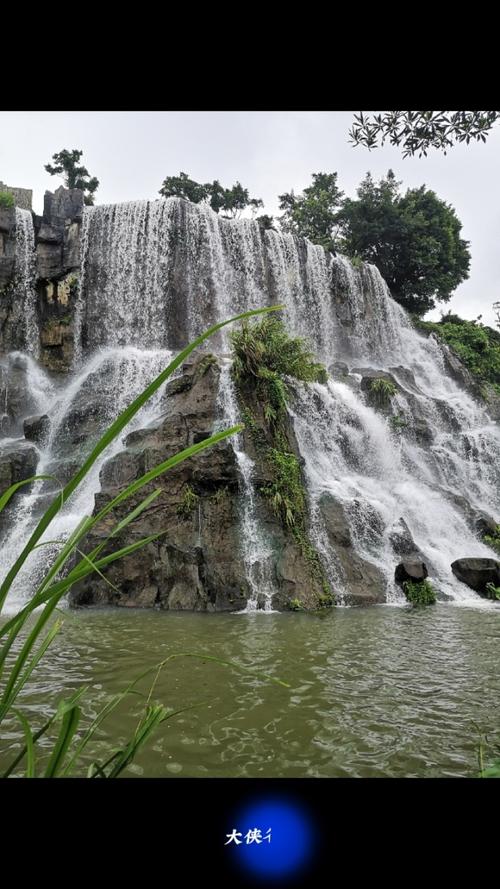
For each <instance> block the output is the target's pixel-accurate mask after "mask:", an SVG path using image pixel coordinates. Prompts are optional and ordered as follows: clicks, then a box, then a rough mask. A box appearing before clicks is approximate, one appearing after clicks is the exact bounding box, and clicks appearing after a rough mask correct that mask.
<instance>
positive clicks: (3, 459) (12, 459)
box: [0, 441, 38, 496]
mask: <svg viewBox="0 0 500 889" xmlns="http://www.w3.org/2000/svg"><path fill="white" fill-rule="evenodd" d="M37 463H38V451H37V449H36V448H34V447H33V446H32V445H29V444H28V443H27V442H23V441H19V442H14V443H11V444H7V445H4V446H3V447H0V496H1V495H2V494H3V493H4V492H5V491H6V490H7V488H10V486H11V485H15V484H16V482H21V481H24V479H26V478H30V476H32V475H34V474H35V471H36V466H37Z"/></svg>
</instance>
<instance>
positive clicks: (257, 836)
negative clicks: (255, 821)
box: [224, 827, 271, 846]
mask: <svg viewBox="0 0 500 889" xmlns="http://www.w3.org/2000/svg"><path fill="white" fill-rule="evenodd" d="M241 836H243V834H242V833H238V831H237V830H236V828H235V827H234V828H233V831H232V833H226V837H228V840H227V842H226V843H224V845H225V846H229V843H233V842H234V843H235V844H236V845H237V846H240V845H241V844H242V842H243V840H239V839H238V837H241ZM245 842H246V844H247V846H248V845H249V844H250V843H257V844H260V843H264V842H268V843H270V842H271V828H270V827H269V828H268V830H267V833H266V834H265V835H264V836H262V831H261V830H259V828H258V827H254V828H253V829H252V830H249V831H248V832H247V833H246V834H245Z"/></svg>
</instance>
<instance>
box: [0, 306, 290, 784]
mask: <svg viewBox="0 0 500 889" xmlns="http://www.w3.org/2000/svg"><path fill="white" fill-rule="evenodd" d="M274 308H275V307H272V308H270V309H262V310H255V311H253V312H247V313H244V314H243V315H239V316H238V317H237V318H232V319H230V320H229V321H224V322H222V323H220V324H216V325H214V326H213V327H211V328H210V329H209V330H208V331H206V332H205V333H204V334H202V335H201V336H200V337H198V339H197V340H195V341H194V342H193V343H191V344H190V345H189V346H187V347H186V348H185V349H183V350H182V351H181V352H180V353H179V354H178V355H177V356H176V358H174V360H173V361H171V363H170V364H169V365H168V367H166V368H165V370H163V371H162V372H161V373H160V374H159V375H158V376H157V377H156V379H155V380H153V382H152V383H150V385H149V386H148V387H147V388H146V389H145V390H144V391H143V392H142V393H141V394H140V395H139V396H138V397H137V398H136V399H135V400H134V401H133V402H132V403H131V404H130V405H129V406H128V407H127V408H126V409H125V410H124V411H123V412H122V413H121V414H120V416H119V417H118V418H117V419H116V420H115V421H114V423H112V424H111V426H110V427H109V428H108V429H107V430H106V432H105V433H104V434H103V435H102V437H101V438H100V439H99V441H98V442H97V443H96V444H95V445H94V446H93V447H92V449H91V452H90V453H89V454H88V456H87V457H86V459H85V460H84V462H83V464H82V466H81V467H80V468H79V469H78V470H77V472H76V473H75V474H74V476H73V477H72V478H71V479H70V480H69V482H68V483H67V484H66V485H65V487H64V488H63V489H62V490H61V491H60V492H59V493H58V494H57V495H56V497H55V498H54V500H53V501H52V503H51V504H50V505H49V507H48V508H47V510H46V512H45V514H44V515H43V516H42V518H41V519H40V521H39V522H38V524H37V526H36V528H35V529H34V531H33V533H32V535H31V537H30V539H29V541H28V542H27V544H26V545H25V546H24V548H23V550H22V552H21V553H20V555H19V556H18V558H17V559H16V561H15V563H14V564H13V565H12V567H11V568H10V570H9V571H8V572H7V574H6V576H5V578H4V580H3V582H2V583H1V585H0V612H1V610H2V608H3V606H4V604H5V601H6V599H7V596H8V594H9V591H10V590H11V588H12V584H13V583H14V581H15V580H16V577H17V576H18V574H19V571H20V570H21V568H22V567H23V565H24V564H25V563H26V561H27V560H28V559H29V557H30V555H31V554H32V553H33V552H34V550H35V549H36V548H38V547H39V546H43V545H44V542H43V540H42V538H43V535H44V534H45V532H46V531H47V530H48V529H49V528H50V526H51V524H52V522H53V520H54V519H55V517H56V516H57V514H58V513H59V511H60V510H61V509H62V507H63V505H64V504H65V503H66V502H67V501H68V500H69V498H70V497H71V495H72V494H73V493H74V491H75V490H76V489H77V488H78V486H79V485H80V483H81V482H82V480H83V479H84V478H85V476H86V475H87V474H88V473H89V471H90V470H91V469H92V467H93V466H94V464H95V463H96V460H97V459H98V458H99V457H100V455H101V454H102V453H103V452H104V451H105V449H106V448H107V447H108V446H109V445H110V444H111V443H112V442H113V441H114V440H115V439H116V438H117V436H119V435H120V434H121V433H122V431H123V429H124V428H125V427H126V426H127V424H128V423H129V422H130V420H131V419H132V418H133V417H134V416H135V415H136V414H137V412H138V411H139V410H140V409H141V407H142V406H143V405H144V404H145V403H146V402H147V401H148V400H149V399H150V398H151V396H152V395H153V394H154V393H155V392H156V391H157V390H158V389H159V388H160V386H161V385H162V384H163V383H164V382H165V381H166V380H167V379H168V378H169V377H170V376H171V375H172V374H173V373H174V371H175V370H176V369H177V368H178V367H179V366H180V365H181V364H182V363H183V362H184V361H185V359H186V358H187V357H188V356H189V355H190V354H191V352H193V350H194V349H195V348H197V347H198V346H199V345H201V344H202V343H203V342H204V341H205V340H206V339H207V338H208V337H209V336H210V335H212V334H213V333H215V332H216V331H217V330H219V329H220V328H222V327H224V326H225V325H226V324H229V323H231V322H232V321H235V320H241V319H246V318H248V317H250V316H252V315H258V314H262V313H266V312H268V311H273V310H274ZM241 429H242V426H241V425H237V426H234V427H232V428H230V429H225V430H223V431H222V432H218V433H216V434H214V435H212V436H210V437H209V438H207V439H204V440H203V441H201V442H198V443H197V444H194V445H192V446H191V447H189V448H185V449H184V450H182V451H180V452H179V453H177V454H174V455H173V456H172V457H170V458H169V459H167V460H165V461H163V462H162V463H160V464H159V465H158V466H156V467H154V468H153V469H150V470H149V471H148V472H146V473H145V474H144V475H142V476H141V477H140V478H138V479H135V480H134V481H133V482H132V483H131V484H130V485H128V486H127V487H126V488H124V489H123V490H122V491H120V492H119V493H118V494H117V495H116V496H115V497H114V498H113V499H112V500H111V501H110V502H109V503H107V504H106V505H105V506H104V507H103V508H102V509H100V510H99V511H98V512H97V513H96V514H95V515H92V516H83V517H82V518H81V521H80V522H79V524H78V525H77V527H76V528H75V529H74V531H73V532H72V533H71V535H70V536H69V538H68V539H67V540H66V541H65V542H64V543H62V544H61V547H60V550H59V552H58V554H57V555H56V556H55V558H54V560H53V561H52V564H51V565H50V567H49V568H48V570H47V572H46V574H45V576H44V577H43V578H42V579H41V580H40V582H39V585H38V587H37V589H36V590H35V592H34V594H33V596H32V598H31V599H30V600H29V602H28V603H27V604H26V605H25V606H24V607H22V608H21V609H20V610H19V611H18V612H17V613H16V614H14V615H13V616H11V617H9V618H8V619H7V620H6V621H5V622H4V623H3V624H2V625H1V626H0V640H1V644H0V723H2V722H3V721H5V720H9V723H11V722H12V721H13V720H14V719H17V720H18V721H19V722H20V724H21V726H22V729H23V733H24V738H25V743H24V746H23V747H22V748H21V750H20V751H19V752H17V753H16V754H14V755H13V758H12V760H11V761H10V763H9V764H8V766H7V767H6V768H5V771H4V772H3V777H9V776H10V775H13V774H14V775H15V774H17V773H18V771H16V770H18V769H19V767H20V766H21V763H25V765H24V769H25V774H26V777H35V776H36V775H37V774H40V763H39V761H37V743H38V741H39V740H40V739H41V738H42V737H43V738H44V742H45V745H46V746H45V750H44V753H45V756H46V757H47V755H48V759H46V762H45V764H44V766H42V770H43V771H42V774H43V775H44V777H58V776H67V775H70V774H74V772H75V769H78V768H79V767H80V768H81V766H80V763H79V760H80V757H81V755H82V754H83V753H84V751H86V748H87V746H88V745H89V743H90V742H91V740H92V738H93V736H94V734H95V732H96V731H97V730H98V729H99V728H100V727H101V725H102V724H103V722H104V720H105V719H106V717H107V716H108V715H109V713H111V712H112V711H113V710H114V709H115V708H116V707H117V706H118V705H119V703H120V702H121V701H122V700H123V699H124V698H125V697H126V696H127V695H130V694H136V693H137V689H136V685H137V683H138V682H139V680H140V679H142V678H144V677H145V676H147V675H148V674H151V673H157V672H158V670H160V669H161V668H163V666H164V665H165V664H166V663H167V661H169V660H171V659H172V656H171V657H170V658H167V659H166V660H165V661H162V662H161V664H158V665H157V666H156V667H155V668H153V669H152V670H148V671H146V672H145V673H144V674H143V676H142V677H138V678H137V679H136V680H134V681H133V682H132V683H130V684H129V685H128V686H127V688H126V689H125V690H124V691H123V692H122V693H120V694H119V695H116V696H115V697H114V698H112V699H111V700H110V701H108V703H107V704H106V705H105V706H104V708H103V709H102V710H101V711H100V712H99V713H98V715H97V716H96V717H95V718H94V719H93V720H92V722H91V723H90V725H89V726H88V727H87V728H86V730H85V731H83V733H82V732H81V731H80V733H79V734H77V732H78V730H79V727H80V722H81V718H82V715H83V714H82V709H81V706H80V703H79V702H80V699H81V697H82V695H83V694H85V692H86V691H87V689H86V688H85V687H84V688H81V689H79V690H78V691H77V692H75V693H74V694H73V695H72V696H71V697H69V698H67V699H66V700H62V701H60V703H59V706H58V708H57V710H56V711H55V712H54V713H52V715H51V716H50V717H49V718H48V719H46V720H45V722H44V723H43V724H42V725H41V726H39V727H37V728H36V729H35V727H34V726H33V725H32V723H31V722H30V718H28V716H27V714H26V713H25V712H23V702H22V694H23V691H24V689H25V688H26V686H27V684H28V683H29V680H30V678H31V677H32V675H33V673H34V671H35V670H36V669H37V667H38V664H39V663H40V661H41V660H42V658H43V656H44V654H45V652H46V651H47V649H48V648H49V647H50V645H51V644H52V642H53V641H54V638H55V637H56V635H57V633H58V632H59V630H60V628H61V620H60V619H57V620H55V621H54V622H53V623H52V624H50V622H51V619H52V618H53V616H54V612H55V611H56V609H57V606H58V604H59V602H60V601H61V599H62V597H63V596H64V595H65V594H66V593H67V592H68V591H69V590H70V588H71V587H72V586H73V585H74V584H76V583H78V582H79V581H80V580H82V579H83V578H84V577H86V576H87V575H89V574H90V573H92V572H97V573H98V574H99V575H100V576H101V577H102V576H103V571H104V570H105V569H106V568H107V566H108V565H110V564H112V563H113V562H115V561H116V560H118V559H121V558H123V557H124V556H126V555H129V554H131V553H133V552H134V551H135V550H137V549H139V548H141V547H143V546H146V545H147V544H148V543H150V542H152V541H153V540H157V539H158V538H160V537H161V536H162V535H163V534H164V533H165V532H164V531H162V530H159V531H158V532H156V533H155V534H152V535H150V536H148V537H145V538H142V539H141V540H137V541H135V542H134V543H131V544H129V545H128V546H124V547H121V548H120V549H115V550H113V549H112V546H113V542H114V538H115V537H116V535H117V534H118V533H120V532H121V531H122V530H123V529H124V528H126V527H127V526H128V525H129V524H130V523H131V522H133V521H134V519H135V518H137V516H138V515H140V514H141V512H143V511H144V510H145V509H147V508H148V507H149V506H150V505H151V504H152V503H153V502H154V501H155V500H156V498H157V497H158V496H159V495H160V493H161V489H160V488H157V489H155V488H154V486H152V484H151V483H153V482H154V481H155V479H156V478H158V477H159V476H160V475H162V474H163V473H165V472H167V471H168V470H169V469H172V468H173V467H175V466H177V465H179V464H180V463H182V462H184V461H185V460H187V459H188V458H189V457H192V456H194V455H195V454H198V453H199V452H201V451H203V450H205V449H206V448H209V447H211V446H212V445H214V444H216V443H217V442H219V441H222V440H223V439H225V438H228V437H229V436H230V435H233V434H235V433H237V432H239V431H240V430H241ZM46 478H49V476H37V477H34V478H30V479H26V480H25V481H23V482H18V483H17V484H15V485H13V486H11V487H10V488H9V489H7V490H6V491H4V492H3V493H2V494H1V495H0V512H1V511H2V510H3V509H4V507H5V506H6V505H7V504H8V502H9V500H10V499H11V497H12V496H13V495H14V494H15V493H16V492H17V491H18V490H19V489H20V488H21V487H22V486H24V485H27V484H30V483H32V482H34V481H36V480H39V479H46ZM146 486H149V493H148V494H147V496H146V497H145V498H144V499H143V500H142V502H141V503H140V504H139V505H138V506H136V507H135V508H134V509H133V510H132V511H131V512H130V513H129V514H128V515H126V516H125V517H124V518H122V519H120V520H117V521H116V523H115V524H114V526H112V528H111V530H110V532H109V534H108V536H107V537H106V538H105V539H104V540H103V541H102V542H101V543H100V544H99V545H98V546H96V547H95V548H94V549H93V550H91V551H90V552H87V553H83V552H82V545H84V543H85V538H86V537H87V535H88V533H89V532H90V531H91V529H92V528H94V527H95V526H96V525H98V524H99V523H101V522H102V520H103V519H104V518H106V517H107V516H109V514H110V513H112V512H113V510H114V508H115V507H116V506H118V505H119V504H120V503H122V502H124V501H126V500H127V499H128V498H129V497H131V496H132V495H133V494H134V493H135V492H137V491H140V490H141V489H142V488H145V487H146ZM108 521H109V519H108ZM104 553H106V554H104ZM176 656H178V655H174V656H173V657H176ZM182 656H186V657H187V656H190V657H200V658H203V659H204V660H214V661H217V662H219V663H228V662H224V661H220V660H219V659H218V658H213V657H211V656H210V655H204V654H203V655H197V654H194V653H184V654H183V655H182ZM234 666H236V665H234ZM255 675H257V674H255ZM261 675H262V674H261ZM268 678H272V677H268ZM273 681H276V682H279V683H280V684H281V685H286V683H282V682H281V681H280V680H273ZM153 685H154V683H153ZM151 695H152V689H151V690H150V693H149V695H148V697H147V700H146V705H145V708H144V712H143V715H142V716H141V719H140V721H139V724H138V726H137V729H136V732H135V733H134V735H133V737H132V738H131V739H129V741H128V742H127V743H126V744H125V745H124V746H123V747H121V748H120V749H119V750H118V751H116V752H114V753H113V754H112V755H111V756H110V757H109V758H108V759H107V760H106V761H104V762H93V763H92V764H91V766H90V768H89V770H88V772H87V777H93V778H95V777H99V778H114V777H118V775H120V774H121V773H122V772H123V770H124V769H125V768H126V767H127V766H128V765H129V763H130V762H131V761H132V759H133V758H134V756H135V754H136V753H137V751H138V750H139V749H140V748H141V747H142V746H143V745H144V744H145V743H146V741H147V740H148V738H149V737H150V736H151V734H152V732H153V731H154V730H155V729H156V728H157V727H158V726H159V725H160V724H161V723H163V722H164V721H165V720H167V719H170V718H172V717H173V716H175V713H174V712H171V711H170V712H169V711H168V710H167V709H166V708H165V707H164V706H163V704H155V703H151ZM185 709H186V708H185ZM187 709H188V708H187ZM9 729H11V725H9ZM54 730H56V734H55V735H54ZM47 746H48V750H49V753H48V754H47ZM87 755H88V754H87ZM3 768H4V766H3Z"/></svg>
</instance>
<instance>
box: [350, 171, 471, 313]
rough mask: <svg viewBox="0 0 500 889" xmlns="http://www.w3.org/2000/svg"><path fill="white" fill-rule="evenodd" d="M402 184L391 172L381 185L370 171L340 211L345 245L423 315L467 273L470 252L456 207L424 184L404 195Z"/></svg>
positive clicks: (446, 296) (446, 297)
mask: <svg viewBox="0 0 500 889" xmlns="http://www.w3.org/2000/svg"><path fill="white" fill-rule="evenodd" d="M400 185H401V183H400V182H397V181H396V179H395V177H394V173H393V172H392V170H389V172H388V174H387V176H386V178H385V179H381V180H380V182H378V183H375V182H374V181H373V179H372V177H371V175H370V174H369V173H368V174H367V176H366V178H365V179H364V180H363V182H362V183H361V185H360V187H359V188H358V190H357V195H358V198H357V200H351V199H347V200H345V201H344V204H343V207H342V210H341V212H340V213H339V214H338V221H339V224H340V226H341V229H342V233H343V243H342V247H343V250H344V252H346V253H347V254H348V255H350V256H359V257H360V258H361V259H364V260H366V261H368V262H372V263H374V265H376V266H377V268H378V269H379V271H380V273H381V275H382V277H383V278H385V280H386V282H387V284H388V286H389V289H390V291H391V294H392V296H393V297H394V299H395V300H397V302H399V303H400V304H401V305H402V306H404V307H405V308H406V309H408V310H409V311H410V312H413V313H414V314H417V315H424V314H425V313H426V312H428V311H429V310H430V309H433V308H434V307H435V304H436V301H439V302H447V301H448V300H449V299H450V298H451V296H452V293H453V291H454V290H455V288H456V287H457V286H458V284H460V282H461V281H464V280H465V279H466V278H467V277H468V271H469V265H470V252H469V250H468V242H467V241H464V240H463V239H462V238H460V231H461V228H462V225H461V223H460V221H459V219H458V217H457V216H456V213H455V210H454V209H453V207H451V206H450V205H449V204H446V203H445V202H444V201H442V200H440V198H438V197H437V195H436V194H435V192H433V191H431V190H428V189H426V187H425V185H422V186H421V187H420V188H414V189H408V191H407V192H406V194H405V195H404V196H401V195H400V193H399V187H400Z"/></svg>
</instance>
